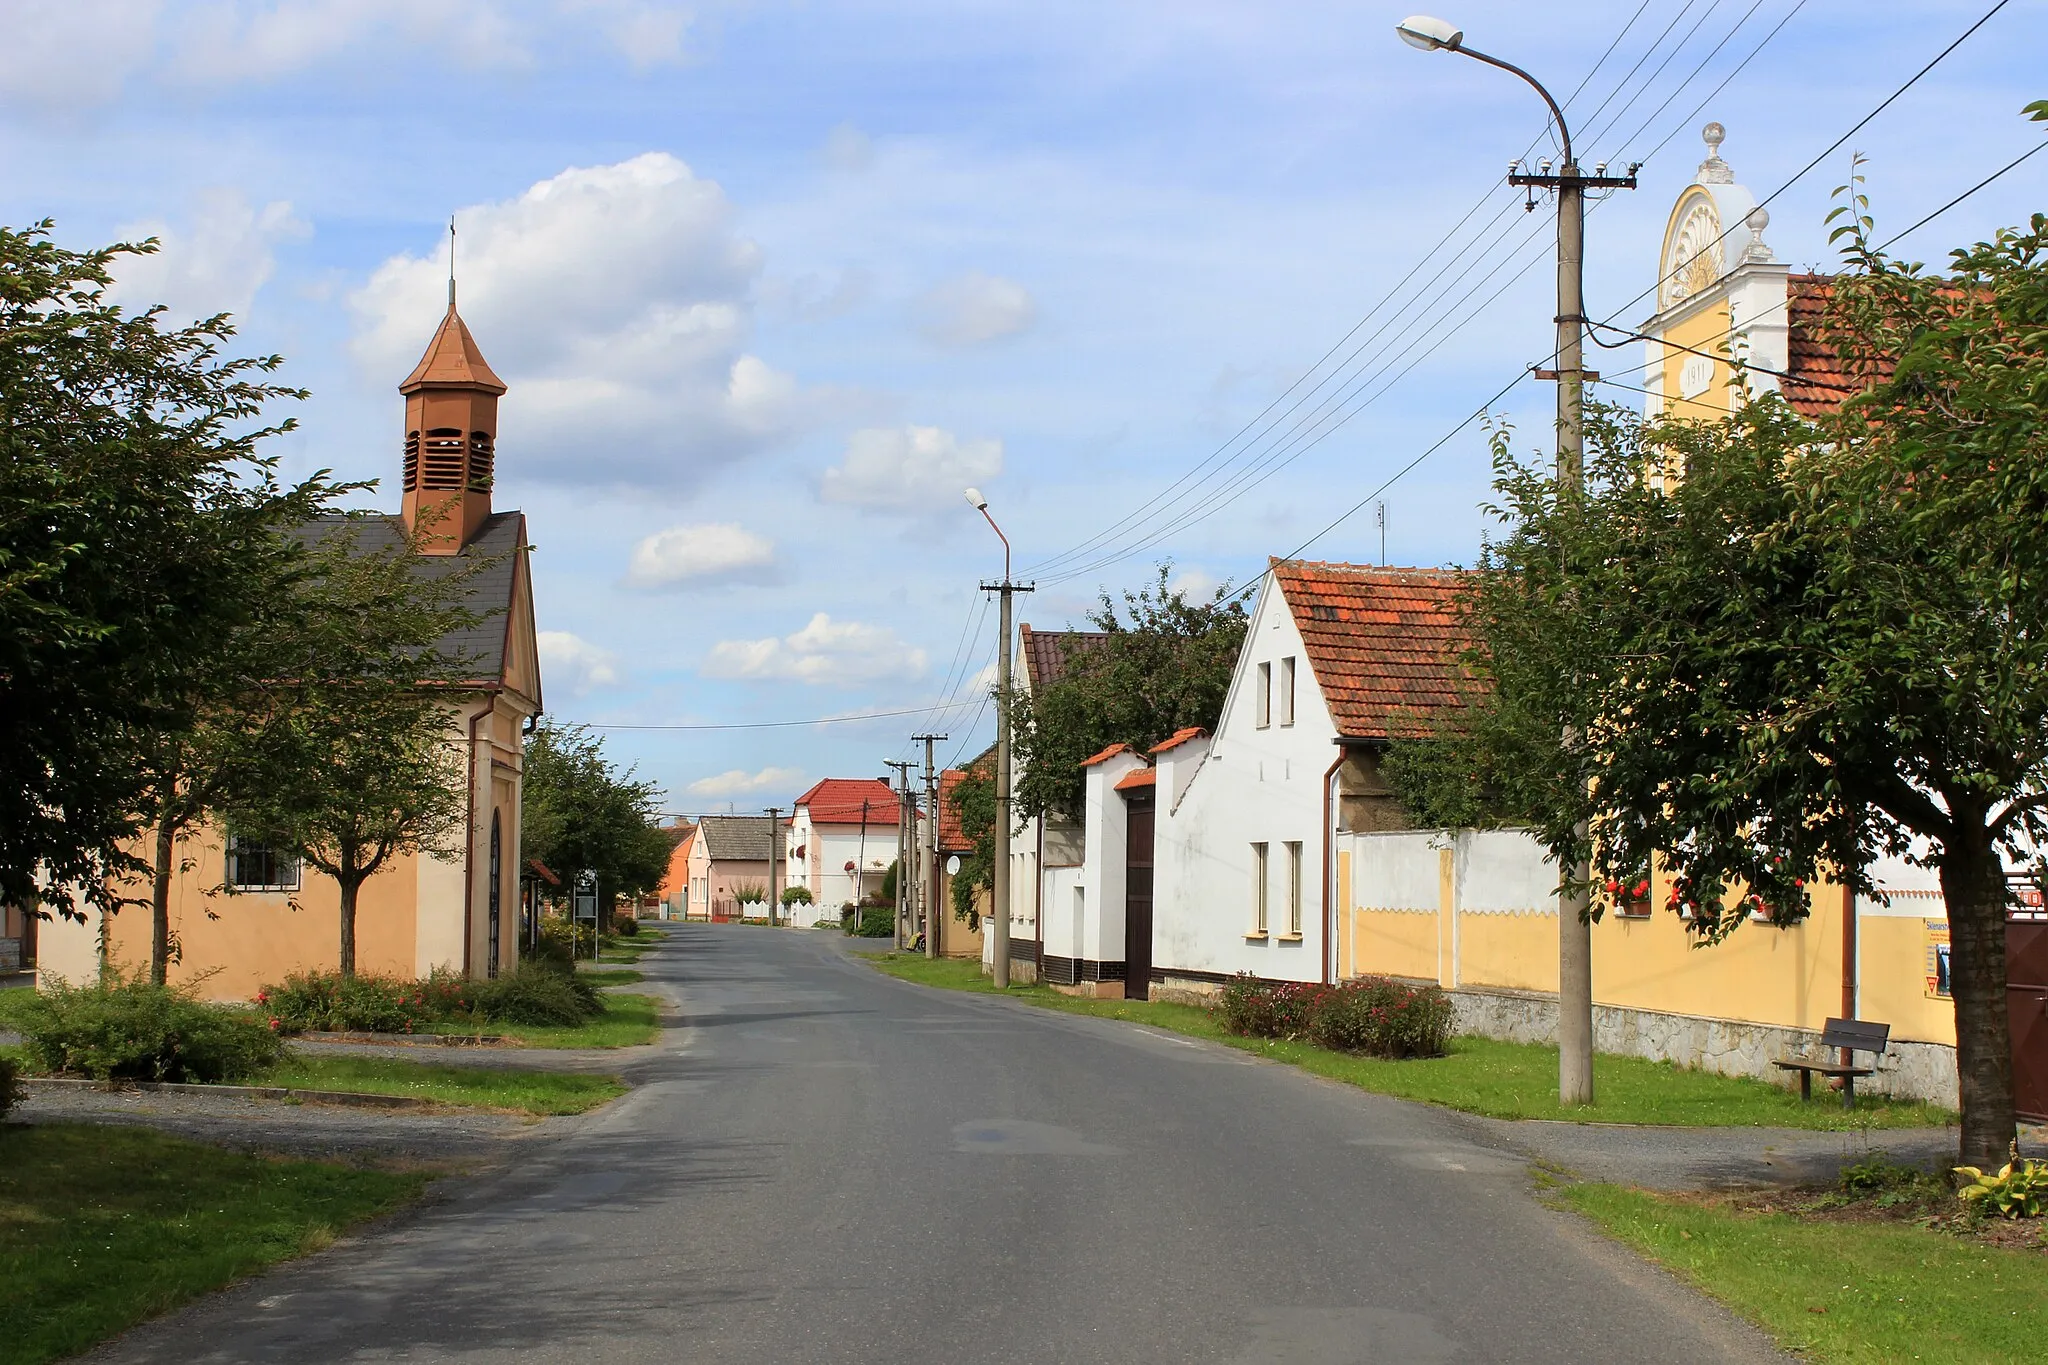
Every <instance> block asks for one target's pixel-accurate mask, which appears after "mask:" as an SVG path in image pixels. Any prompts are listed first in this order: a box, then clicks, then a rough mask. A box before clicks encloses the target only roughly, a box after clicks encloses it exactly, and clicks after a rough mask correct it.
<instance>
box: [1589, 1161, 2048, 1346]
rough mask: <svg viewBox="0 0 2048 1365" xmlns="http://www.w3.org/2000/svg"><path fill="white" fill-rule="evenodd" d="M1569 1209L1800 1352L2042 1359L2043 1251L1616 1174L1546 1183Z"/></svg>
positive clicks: (2046, 1288) (2046, 1263)
mask: <svg viewBox="0 0 2048 1365" xmlns="http://www.w3.org/2000/svg"><path fill="white" fill-rule="evenodd" d="M1555 1198H1556V1199H1557V1200H1558V1201H1559V1202H1560V1203H1561V1204H1563V1205H1564V1206H1565V1207H1567V1208H1571V1209H1575V1210H1577V1211H1578V1212H1580V1213H1582V1214H1585V1215H1586V1216H1587V1217H1588V1218H1591V1219H1592V1220H1593V1221H1594V1222H1595V1223H1597V1224H1599V1225H1600V1226H1601V1227H1602V1228H1604V1229H1606V1231H1607V1232H1608V1233H1609V1234H1611V1235H1612V1236H1614V1237H1615V1238H1617V1239H1619V1240H1620V1241H1622V1242H1624V1243H1626V1244H1627V1245H1628V1246H1630V1247H1633V1248H1634V1249H1635V1250H1637V1251H1639V1252H1641V1253H1643V1254H1644V1255H1646V1256H1648V1257H1649V1258H1650V1259H1652V1260H1654V1261H1657V1262H1658V1263H1660V1264H1661V1265H1663V1266H1665V1267H1666V1268H1668V1269H1670V1270H1671V1271H1673V1272H1674V1273H1676V1274H1677V1275H1679V1276H1680V1277H1682V1278H1684V1279H1687V1280H1690V1281H1691V1282H1693V1283H1694V1284H1696V1285H1697V1286H1699V1288H1701V1289H1702V1290H1704V1291H1706V1292H1707V1293H1709V1294H1711V1295H1713V1296H1714V1297H1715V1298H1717V1299H1720V1300H1721V1301H1722V1302H1724V1303H1726V1304H1727V1305H1728V1306H1729V1307H1730V1308H1732V1309H1734V1310H1735V1311H1736V1312H1738V1313H1740V1314H1742V1315H1743V1316H1744V1317H1746V1318H1748V1319H1750V1320H1751V1321H1752V1322H1755V1323H1756V1324H1757V1325H1758V1326H1760V1327H1762V1328H1763V1329H1764V1330H1765V1331H1766V1332H1769V1333H1770V1334H1771V1336H1773V1337H1774V1338H1776V1339H1777V1342H1778V1344H1779V1345H1780V1346H1782V1347H1784V1348H1785V1349H1787V1350H1788V1351H1791V1352H1794V1353H1796V1354H1797V1355H1799V1357H1800V1358H1801V1359H1804V1360H1815V1361H1825V1362H1830V1363H1831V1365H1832V1363H1834V1362H1841V1363H1842V1365H1863V1363H1864V1362H1877V1361H1904V1360H1917V1361H1930V1362H1932V1361H1947V1362H1957V1363H1958V1365H1960V1362H1965V1361H1971V1362H1975V1361H2010V1360H2033V1359H2038V1358H2039V1353H2040V1351H2041V1342H2042V1336H2041V1333H2042V1330H2043V1329H2042V1324H2043V1323H2044V1322H2048V1256H2044V1255H2042V1254H2041V1253H2040V1252H2039V1251H2012V1250H2006V1249H2003V1248H1999V1247H1989V1246H1982V1245H1978V1244H1974V1243H1972V1242H1969V1241H1965V1240H1963V1239H1960V1238H1957V1237H1954V1236H1949V1235H1945V1234H1943V1233H1940V1232H1935V1231H1930V1230H1928V1229H1926V1228H1920V1227H1914V1226H1911V1225H1910V1224H1907V1225H1901V1224H1897V1223H1868V1222H1812V1221H1806V1220H1802V1219H1799V1218H1795V1217H1793V1216H1791V1215H1790V1214H1785V1213H1748V1212H1741V1211H1738V1210H1736V1209H1732V1208H1728V1207H1726V1206H1724V1205H1722V1204H1720V1203H1718V1202H1716V1201H1713V1200H1707V1199H1699V1198H1681V1197H1676V1196H1672V1197H1666V1196H1661V1195H1653V1194H1646V1193H1644V1192H1642V1191H1640V1190H1632V1189H1625V1188H1622V1187H1620V1186H1616V1185H1574V1186H1568V1187H1566V1188H1563V1189H1561V1190H1558V1191H1556V1192H1555Z"/></svg>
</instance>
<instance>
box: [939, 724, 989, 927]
mask: <svg viewBox="0 0 2048 1365" xmlns="http://www.w3.org/2000/svg"><path fill="white" fill-rule="evenodd" d="M947 799H948V800H949V801H950V802H951V803H952V806H953V814H954V817H955V818H956V819H958V820H959V822H960V832H961V833H962V834H963V835H965V836H966V837H967V840H968V842H969V843H970V844H971V845H972V847H971V849H970V850H969V852H968V853H967V856H966V857H964V858H962V859H961V860H960V870H959V871H958V872H956V873H954V874H953V918H954V919H957V920H959V921H960V922H961V923H963V924H965V925H966V926H967V927H968V928H969V929H978V928H980V927H981V912H980V911H978V910H976V909H975V908H974V898H975V895H976V894H977V893H978V892H980V891H983V890H986V889H990V888H993V887H994V885H995V866H996V775H995V770H994V769H993V768H991V767H990V766H989V765H987V764H985V763H975V764H973V765H972V766H970V767H969V768H968V769H967V771H966V773H965V774H963V775H962V776H961V779H960V780H959V781H958V782H956V783H955V784H954V785H953V790H952V791H951V792H950V793H949V794H948V797H947Z"/></svg>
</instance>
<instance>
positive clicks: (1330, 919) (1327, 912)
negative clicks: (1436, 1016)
mask: <svg viewBox="0 0 2048 1365" xmlns="http://www.w3.org/2000/svg"><path fill="white" fill-rule="evenodd" d="M1343 766H1344V740H1343V737H1342V736H1339V737H1338V740H1337V758H1336V761H1335V762H1333V763H1331V764H1330V767H1329V770H1328V771H1327V772H1325V773H1324V774H1323V984H1324V985H1326V986H1333V985H1335V984H1336V983H1337V911H1336V907H1334V906H1333V905H1331V904H1330V892H1331V888H1332V887H1334V886H1335V885H1336V881H1337V876H1336V873H1337V824H1336V820H1335V817H1334V816H1333V814H1332V809H1331V808H1332V806H1333V805H1334V804H1335V803H1334V802H1332V801H1331V799H1330V793H1331V792H1332V790H1334V788H1335V787H1336V784H1337V770H1338V769H1340V768H1342V767H1343Z"/></svg>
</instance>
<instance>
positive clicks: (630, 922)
mask: <svg viewBox="0 0 2048 1365" xmlns="http://www.w3.org/2000/svg"><path fill="white" fill-rule="evenodd" d="M612 932H613V933H615V934H623V935H624V936H625V937H627V938H631V937H633V935H635V934H637V933H639V932H640V920H639V917H638V916H635V915H629V914H624V913H620V914H617V915H614V916H613V917H612Z"/></svg>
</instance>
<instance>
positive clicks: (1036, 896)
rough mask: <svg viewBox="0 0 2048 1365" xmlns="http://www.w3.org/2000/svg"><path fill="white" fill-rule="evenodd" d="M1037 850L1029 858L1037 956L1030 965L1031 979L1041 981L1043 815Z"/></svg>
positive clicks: (1042, 951) (1043, 952) (1043, 923)
mask: <svg viewBox="0 0 2048 1365" xmlns="http://www.w3.org/2000/svg"><path fill="white" fill-rule="evenodd" d="M1034 842H1035V843H1036V844H1037V851H1036V852H1035V853H1033V855H1032V858H1031V883H1032V885H1031V930H1032V934H1033V936H1034V937H1035V938H1036V939H1037V942H1038V958H1037V960H1036V961H1035V962H1033V963H1032V966H1031V979H1032V980H1033V981H1042V980H1043V979H1044V976H1043V973H1044V972H1045V817H1044V816H1043V815H1041V816H1039V817H1038V834H1037V838H1036V839H1035V841H1034Z"/></svg>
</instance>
